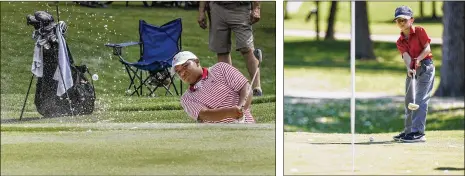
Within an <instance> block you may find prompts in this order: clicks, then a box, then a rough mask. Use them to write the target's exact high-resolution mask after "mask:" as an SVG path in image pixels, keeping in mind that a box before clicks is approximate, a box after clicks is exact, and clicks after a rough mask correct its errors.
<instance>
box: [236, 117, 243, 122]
mask: <svg viewBox="0 0 465 176" xmlns="http://www.w3.org/2000/svg"><path fill="white" fill-rule="evenodd" d="M236 122H237V123H245V116H242V117H241V118H239V119H237V121H236Z"/></svg>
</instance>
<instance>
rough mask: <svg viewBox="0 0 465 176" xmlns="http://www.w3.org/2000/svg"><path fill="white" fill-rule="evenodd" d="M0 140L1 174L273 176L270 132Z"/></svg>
mask: <svg viewBox="0 0 465 176" xmlns="http://www.w3.org/2000/svg"><path fill="white" fill-rule="evenodd" d="M1 135H2V144H1V147H2V155H1V161H2V162H1V163H2V164H1V167H2V171H1V172H2V175H31V174H44V175H51V174H59V175H68V174H72V175H107V174H110V175H121V174H123V175H127V174H136V175H139V174H144V175H147V174H149V175H153V174H161V175H168V174H169V175H172V174H174V175H219V174H221V175H250V174H260V175H274V174H275V140H274V135H275V133H274V130H272V129H253V128H252V129H251V128H248V129H241V130H238V129H228V128H214V127H211V128H201V127H196V128H190V129H189V128H188V129H175V130H170V129H151V130H131V131H128V130H101V131H92V132H89V131H85V132H79V131H66V130H64V131H59V132H57V131H54V132H24V131H20V132H16V131H8V132H4V131H3V127H2V134H1ZM187 143H188V145H186V144H187ZM220 153H221V155H218V154H220Z"/></svg>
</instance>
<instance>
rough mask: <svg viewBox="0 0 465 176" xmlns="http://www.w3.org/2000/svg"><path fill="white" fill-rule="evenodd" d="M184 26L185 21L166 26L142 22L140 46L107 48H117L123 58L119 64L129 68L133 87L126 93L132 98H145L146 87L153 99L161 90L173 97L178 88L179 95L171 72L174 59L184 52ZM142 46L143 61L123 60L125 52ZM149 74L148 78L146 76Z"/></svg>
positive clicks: (113, 45) (127, 44)
mask: <svg viewBox="0 0 465 176" xmlns="http://www.w3.org/2000/svg"><path fill="white" fill-rule="evenodd" d="M181 34H182V23H181V19H180V18H178V19H175V20H173V21H170V22H168V23H166V24H164V25H162V26H154V25H151V24H148V23H147V22H145V21H144V20H139V37H140V41H139V42H126V43H119V44H111V43H110V44H105V46H108V47H111V48H113V54H114V55H117V56H118V57H119V61H120V62H121V63H122V64H123V65H124V66H125V68H126V72H127V73H128V76H129V79H130V84H129V87H128V88H127V90H126V92H127V93H129V94H130V95H134V94H137V95H138V96H141V95H143V94H142V89H143V87H145V88H147V89H148V91H149V94H148V96H152V95H153V94H154V92H155V91H156V90H157V89H158V88H159V87H164V88H165V89H166V93H165V95H167V94H168V93H169V94H171V95H173V93H172V92H171V91H170V87H171V86H173V87H174V91H175V92H176V95H179V94H180V93H181V91H182V82H181V81H180V85H181V90H180V91H179V92H178V90H177V89H176V85H175V84H174V81H173V80H174V74H173V73H171V72H170V68H171V67H172V65H171V62H172V60H173V57H174V55H176V54H177V53H178V52H179V51H181V49H182V45H181ZM133 45H139V46H140V59H139V61H137V62H128V61H127V60H125V59H124V58H123V56H122V48H124V47H128V46H133ZM144 72H145V73H146V74H145V75H146V76H145V77H144V76H143V75H144V74H143V73H144Z"/></svg>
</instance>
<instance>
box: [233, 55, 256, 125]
mask: <svg viewBox="0 0 465 176" xmlns="http://www.w3.org/2000/svg"><path fill="white" fill-rule="evenodd" d="M253 54H254V56H255V58H257V60H258V66H257V70H256V71H255V74H254V75H253V77H252V81H250V86H249V90H248V91H247V96H246V97H245V101H244V103H246V102H247V99H248V98H249V95H250V93H252V92H251V91H252V90H253V88H252V85H253V82H254V81H255V77H256V76H257V73H258V71H259V70H260V64H261V63H262V50H260V49H255V50H254V51H253ZM243 110H244V104H242V105H241V111H242V112H243ZM237 123H245V115H244V114H243V115H242V117H241V118H240V119H238V120H237Z"/></svg>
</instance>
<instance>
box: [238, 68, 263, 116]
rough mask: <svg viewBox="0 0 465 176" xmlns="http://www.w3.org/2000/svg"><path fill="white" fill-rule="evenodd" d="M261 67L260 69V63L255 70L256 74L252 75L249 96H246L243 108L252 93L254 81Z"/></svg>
mask: <svg viewBox="0 0 465 176" xmlns="http://www.w3.org/2000/svg"><path fill="white" fill-rule="evenodd" d="M259 64H260V63H259ZM259 69H260V65H259V67H257V70H256V71H255V74H254V75H253V77H252V81H250V86H249V89H248V90H247V96H245V101H244V103H243V104H242V105H241V108H244V106H245V104H246V103H247V100H248V99H249V96H250V93H252V89H253V88H252V85H253V82H254V81H255V77H257V73H258V71H259Z"/></svg>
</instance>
